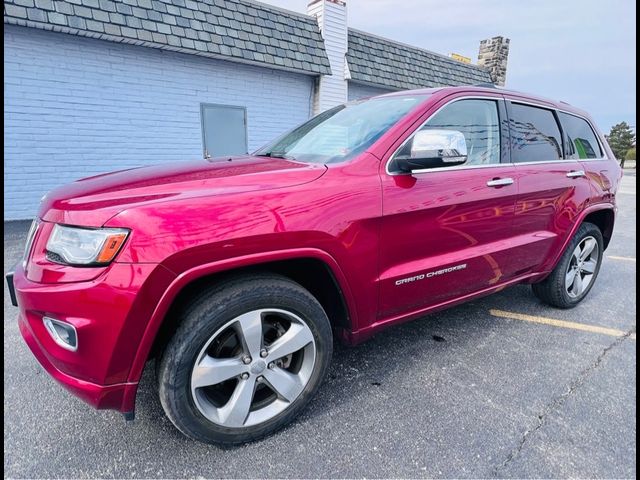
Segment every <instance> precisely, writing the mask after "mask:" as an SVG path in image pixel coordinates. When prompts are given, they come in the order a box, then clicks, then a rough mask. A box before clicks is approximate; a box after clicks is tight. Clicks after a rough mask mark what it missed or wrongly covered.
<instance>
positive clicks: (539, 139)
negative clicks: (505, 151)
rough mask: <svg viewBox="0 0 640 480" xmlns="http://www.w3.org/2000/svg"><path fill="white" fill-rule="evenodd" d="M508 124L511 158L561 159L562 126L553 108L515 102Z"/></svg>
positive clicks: (518, 160)
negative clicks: (557, 120)
mask: <svg viewBox="0 0 640 480" xmlns="http://www.w3.org/2000/svg"><path fill="white" fill-rule="evenodd" d="M509 124H510V131H511V161H513V162H544V161H548V160H560V159H562V147H561V141H562V140H561V138H562V137H561V135H560V128H558V123H557V122H556V118H555V117H554V115H553V112H552V111H551V110H547V109H545V108H538V107H531V106H528V105H521V104H518V103H512V104H511V117H510V119H509Z"/></svg>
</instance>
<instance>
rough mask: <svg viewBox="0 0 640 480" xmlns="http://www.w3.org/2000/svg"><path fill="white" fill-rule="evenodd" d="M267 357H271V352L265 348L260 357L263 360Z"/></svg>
mask: <svg viewBox="0 0 640 480" xmlns="http://www.w3.org/2000/svg"><path fill="white" fill-rule="evenodd" d="M267 355H269V352H268V351H267V349H266V348H263V349H262V350H260V356H261V357H262V358H264V357H266V356H267Z"/></svg>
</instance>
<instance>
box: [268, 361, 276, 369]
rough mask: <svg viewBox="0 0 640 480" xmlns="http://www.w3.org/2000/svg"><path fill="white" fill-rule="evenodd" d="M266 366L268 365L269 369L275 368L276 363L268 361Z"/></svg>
mask: <svg viewBox="0 0 640 480" xmlns="http://www.w3.org/2000/svg"><path fill="white" fill-rule="evenodd" d="M268 367H269V370H273V369H274V368H276V364H275V363H273V362H271V363H269V365H268Z"/></svg>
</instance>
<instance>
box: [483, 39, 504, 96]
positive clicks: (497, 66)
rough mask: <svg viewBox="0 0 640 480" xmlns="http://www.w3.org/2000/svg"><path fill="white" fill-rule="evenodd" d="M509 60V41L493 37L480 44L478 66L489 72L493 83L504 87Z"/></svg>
mask: <svg viewBox="0 0 640 480" xmlns="http://www.w3.org/2000/svg"><path fill="white" fill-rule="evenodd" d="M508 58H509V39H508V38H504V37H493V38H489V39H487V40H482V41H481V42H480V50H479V51H478V66H480V67H484V68H486V69H487V70H489V74H490V75H491V81H492V82H493V83H495V84H496V85H500V86H501V87H503V86H504V84H505V81H506V80H507V59H508Z"/></svg>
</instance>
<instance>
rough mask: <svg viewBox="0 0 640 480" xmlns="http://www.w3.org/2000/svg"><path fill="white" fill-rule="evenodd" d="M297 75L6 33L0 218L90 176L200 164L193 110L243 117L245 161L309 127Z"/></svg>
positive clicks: (24, 214)
mask: <svg viewBox="0 0 640 480" xmlns="http://www.w3.org/2000/svg"><path fill="white" fill-rule="evenodd" d="M312 88H313V79H312V78H311V77H308V76H305V75H298V74H294V73H289V72H283V71H278V70H271V69H268V68H260V67H254V66H248V65H241V64H234V63H229V62H225V61H218V60H212V59H208V58H203V57H197V56H193V55H186V54H181V53H174V52H166V51H162V50H156V49H151V48H145V47H137V46H132V45H124V44H117V43H112V42H106V41H101V40H93V39H88V38H80V37H76V36H72V35H66V34H62V33H53V32H45V31H41V30H35V29H30V28H25V27H16V26H9V25H5V29H4V187H5V188H4V218H5V220H7V219H22V218H28V217H30V216H33V215H34V214H35V212H36V209H37V206H38V202H39V199H40V197H41V196H42V195H43V194H44V193H46V192H47V191H49V190H50V189H52V188H54V187H56V186H59V185H62V184H64V183H67V182H70V181H72V180H75V179H77V178H81V177H85V176H88V175H93V174H96V173H101V172H106V171H111V170H117V169H122V168H128V167H133V166H139V165H148V164H154V163H168V162H179V161H184V160H189V159H194V158H202V132H201V125H200V104H201V103H220V104H228V105H242V106H246V107H247V120H248V140H249V151H252V150H254V149H256V148H258V147H260V146H261V145H263V144H265V143H267V142H268V141H270V140H271V139H273V138H275V137H276V136H278V135H279V134H281V133H282V132H284V131H285V130H287V129H289V128H292V127H293V126H295V125H297V124H298V123H301V122H303V121H305V120H306V119H308V118H309V116H310V112H311V101H312Z"/></svg>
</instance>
